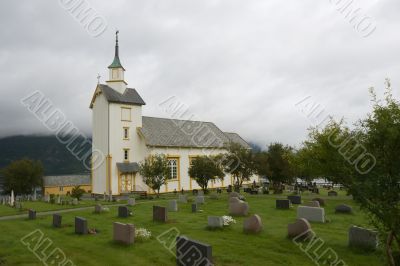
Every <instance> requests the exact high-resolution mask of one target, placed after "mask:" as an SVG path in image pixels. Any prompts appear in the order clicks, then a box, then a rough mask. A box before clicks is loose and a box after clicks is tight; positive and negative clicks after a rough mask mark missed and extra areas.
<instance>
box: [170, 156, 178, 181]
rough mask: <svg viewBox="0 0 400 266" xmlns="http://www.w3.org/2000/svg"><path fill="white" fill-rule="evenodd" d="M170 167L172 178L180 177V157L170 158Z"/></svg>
mask: <svg viewBox="0 0 400 266" xmlns="http://www.w3.org/2000/svg"><path fill="white" fill-rule="evenodd" d="M168 167H169V170H170V172H171V176H170V179H178V158H171V159H168Z"/></svg>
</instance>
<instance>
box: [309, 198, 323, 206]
mask: <svg viewBox="0 0 400 266" xmlns="http://www.w3.org/2000/svg"><path fill="white" fill-rule="evenodd" d="M312 201H318V202H319V206H320V207H323V206H325V200H324V199H322V198H314V199H312Z"/></svg>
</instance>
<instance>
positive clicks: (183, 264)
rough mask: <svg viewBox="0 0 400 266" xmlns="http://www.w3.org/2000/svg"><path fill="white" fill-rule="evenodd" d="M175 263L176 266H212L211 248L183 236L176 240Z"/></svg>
mask: <svg viewBox="0 0 400 266" xmlns="http://www.w3.org/2000/svg"><path fill="white" fill-rule="evenodd" d="M176 262H177V265H178V266H197V265H214V264H213V263H212V247H211V246H210V245H208V244H203V243H201V242H198V241H194V240H190V239H188V238H187V237H185V236H178V237H177V238H176Z"/></svg>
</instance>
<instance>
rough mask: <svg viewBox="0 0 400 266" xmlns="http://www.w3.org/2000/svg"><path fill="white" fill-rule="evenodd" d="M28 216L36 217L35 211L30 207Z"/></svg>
mask: <svg viewBox="0 0 400 266" xmlns="http://www.w3.org/2000/svg"><path fill="white" fill-rule="evenodd" d="M28 217H29V220H35V219H36V211H35V210H32V209H29V211H28Z"/></svg>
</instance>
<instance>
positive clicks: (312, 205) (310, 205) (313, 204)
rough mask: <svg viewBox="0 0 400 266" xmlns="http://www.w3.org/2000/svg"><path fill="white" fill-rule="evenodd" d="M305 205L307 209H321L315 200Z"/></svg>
mask: <svg viewBox="0 0 400 266" xmlns="http://www.w3.org/2000/svg"><path fill="white" fill-rule="evenodd" d="M305 205H306V206H308V207H317V208H319V207H321V206H320V205H319V201H316V200H313V201H309V202H307V203H306V204H305Z"/></svg>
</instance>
